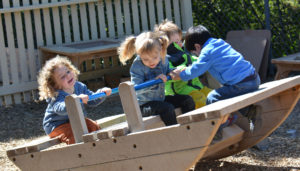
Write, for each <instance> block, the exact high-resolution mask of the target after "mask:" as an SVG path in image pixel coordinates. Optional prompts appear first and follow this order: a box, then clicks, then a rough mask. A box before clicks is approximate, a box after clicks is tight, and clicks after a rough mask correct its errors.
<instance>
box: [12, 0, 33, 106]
mask: <svg viewBox="0 0 300 171" xmlns="http://www.w3.org/2000/svg"><path fill="white" fill-rule="evenodd" d="M13 2H14V7H15V6H16V7H18V6H20V2H19V0H14V1H13ZM14 15H15V23H16V32H17V37H16V38H17V43H18V52H19V53H18V57H19V59H18V61H19V64H20V67H21V68H20V72H21V80H20V82H22V83H23V82H28V81H29V73H28V70H29V69H28V65H27V61H28V59H27V55H26V52H25V44H24V43H25V42H24V36H25V34H24V33H23V29H24V28H23V24H22V16H21V13H20V12H16V13H15V14H14ZM30 96H31V94H30V92H23V99H24V100H25V101H30ZM15 103H16V104H20V103H22V100H21V99H18V100H17V101H15Z"/></svg>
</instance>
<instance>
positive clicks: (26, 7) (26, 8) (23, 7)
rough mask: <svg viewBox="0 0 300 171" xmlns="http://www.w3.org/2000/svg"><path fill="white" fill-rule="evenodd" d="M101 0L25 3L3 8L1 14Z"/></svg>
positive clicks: (0, 10)
mask: <svg viewBox="0 0 300 171" xmlns="http://www.w3.org/2000/svg"><path fill="white" fill-rule="evenodd" d="M97 1H99V0H72V1H69V0H61V2H56V3H49V4H48V3H47V4H36V5H33V4H32V5H29V4H26V5H23V6H21V7H15V8H2V9H0V14H3V13H13V12H20V11H29V10H37V9H43V8H52V7H60V6H67V5H74V4H81V3H87V2H97Z"/></svg>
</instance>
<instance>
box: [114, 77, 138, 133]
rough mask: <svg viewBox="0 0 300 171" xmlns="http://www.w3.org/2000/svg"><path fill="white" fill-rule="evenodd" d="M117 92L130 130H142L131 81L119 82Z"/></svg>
mask: <svg viewBox="0 0 300 171" xmlns="http://www.w3.org/2000/svg"><path fill="white" fill-rule="evenodd" d="M119 94H120V98H121V102H122V106H123V110H124V113H125V114H126V118H127V122H128V126H129V130H130V132H137V131H142V130H144V124H143V119H142V114H141V110H140V106H139V104H138V102H137V97H136V94H135V90H134V85H133V83H131V82H129V81H126V82H123V83H121V84H120V86H119Z"/></svg>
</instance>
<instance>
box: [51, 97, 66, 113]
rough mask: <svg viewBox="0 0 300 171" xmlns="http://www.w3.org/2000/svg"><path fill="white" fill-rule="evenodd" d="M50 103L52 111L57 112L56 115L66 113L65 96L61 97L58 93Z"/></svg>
mask: <svg viewBox="0 0 300 171" xmlns="http://www.w3.org/2000/svg"><path fill="white" fill-rule="evenodd" d="M51 103H52V109H53V112H54V113H57V114H58V115H68V113H67V108H66V103H65V97H63V96H62V95H58V96H57V98H56V99H55V101H54V102H51Z"/></svg>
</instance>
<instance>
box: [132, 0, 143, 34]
mask: <svg viewBox="0 0 300 171" xmlns="http://www.w3.org/2000/svg"><path fill="white" fill-rule="evenodd" d="M131 9H132V17H133V29H134V34H136V35H137V34H138V33H140V32H141V30H140V19H139V18H140V16H139V9H138V2H137V0H132V1H131Z"/></svg>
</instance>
